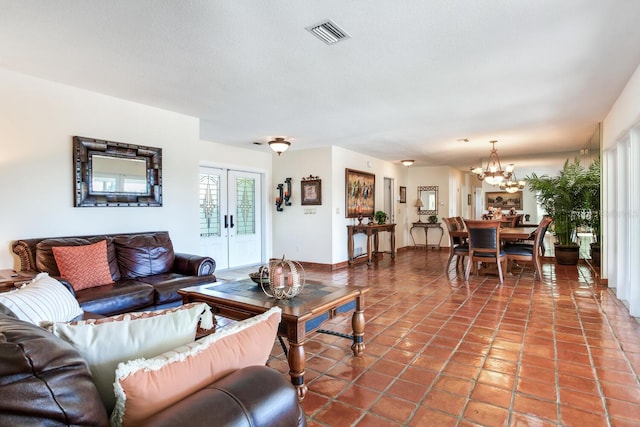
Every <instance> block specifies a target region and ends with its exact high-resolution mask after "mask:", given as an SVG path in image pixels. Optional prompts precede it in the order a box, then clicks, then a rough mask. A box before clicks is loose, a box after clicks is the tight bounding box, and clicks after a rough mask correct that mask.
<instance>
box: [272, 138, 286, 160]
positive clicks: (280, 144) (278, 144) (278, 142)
mask: <svg viewBox="0 0 640 427" xmlns="http://www.w3.org/2000/svg"><path fill="white" fill-rule="evenodd" d="M290 146H291V143H290V142H289V141H285V140H284V138H276V139H274V140H273V141H269V147H271V149H272V150H273V151H275V152H276V153H278V156H279V155H280V154H282V153H284V152H285V151H287V149H288V148H289V147H290Z"/></svg>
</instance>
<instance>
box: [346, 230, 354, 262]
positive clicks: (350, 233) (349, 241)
mask: <svg viewBox="0 0 640 427" xmlns="http://www.w3.org/2000/svg"><path fill="white" fill-rule="evenodd" d="M347 252H348V254H349V264H351V263H353V231H352V230H351V229H350V228H347Z"/></svg>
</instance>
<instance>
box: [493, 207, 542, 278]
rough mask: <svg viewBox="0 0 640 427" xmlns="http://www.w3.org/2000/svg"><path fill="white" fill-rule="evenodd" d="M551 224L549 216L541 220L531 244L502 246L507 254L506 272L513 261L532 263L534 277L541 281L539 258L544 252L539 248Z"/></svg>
mask: <svg viewBox="0 0 640 427" xmlns="http://www.w3.org/2000/svg"><path fill="white" fill-rule="evenodd" d="M552 222H553V218H551V217H550V216H545V217H544V218H542V221H540V224H539V225H538V228H537V229H536V231H535V238H534V240H533V244H527V243H507V244H505V245H504V251H505V252H506V253H507V271H509V270H510V269H511V264H512V263H513V261H518V262H520V261H524V262H532V263H533V264H534V266H535V271H536V277H537V278H538V279H540V280H542V264H541V263H540V258H541V257H542V256H543V255H544V252H543V251H542V250H541V249H540V248H541V246H542V247H544V245H543V241H544V235H545V233H546V232H547V228H549V225H550V224H551V223H552Z"/></svg>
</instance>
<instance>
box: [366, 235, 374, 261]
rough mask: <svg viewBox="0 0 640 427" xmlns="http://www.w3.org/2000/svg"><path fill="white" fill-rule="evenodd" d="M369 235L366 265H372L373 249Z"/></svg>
mask: <svg viewBox="0 0 640 427" xmlns="http://www.w3.org/2000/svg"><path fill="white" fill-rule="evenodd" d="M371 246H372V243H371V234H370V233H367V264H368V265H371V264H373V248H372V247H371Z"/></svg>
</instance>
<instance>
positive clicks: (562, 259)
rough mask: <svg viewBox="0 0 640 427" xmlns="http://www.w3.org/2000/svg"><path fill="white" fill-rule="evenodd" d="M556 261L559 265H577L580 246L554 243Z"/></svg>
mask: <svg viewBox="0 0 640 427" xmlns="http://www.w3.org/2000/svg"><path fill="white" fill-rule="evenodd" d="M554 250H555V253H556V263H558V264H560V265H577V264H578V261H579V260H580V246H578V245H559V244H557V243H556V244H555V247H554Z"/></svg>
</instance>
